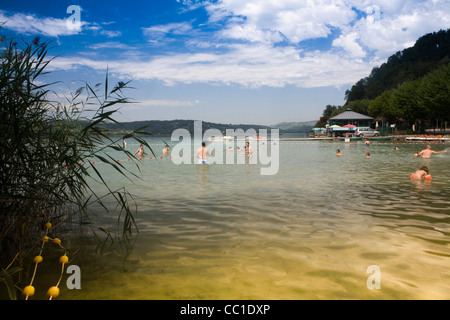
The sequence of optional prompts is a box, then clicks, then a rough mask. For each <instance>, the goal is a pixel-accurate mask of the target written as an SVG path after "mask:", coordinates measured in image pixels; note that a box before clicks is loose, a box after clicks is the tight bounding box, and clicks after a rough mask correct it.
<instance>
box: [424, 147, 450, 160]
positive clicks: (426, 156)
mask: <svg viewBox="0 0 450 320" xmlns="http://www.w3.org/2000/svg"><path fill="white" fill-rule="evenodd" d="M444 152H447V150H444V151H439V152H438V151H434V150H431V146H430V145H427V148H426V149H424V150H422V151H420V152H419V155H420V156H422V158H424V159H429V158H431V155H432V154H433V153H434V154H441V153H444Z"/></svg>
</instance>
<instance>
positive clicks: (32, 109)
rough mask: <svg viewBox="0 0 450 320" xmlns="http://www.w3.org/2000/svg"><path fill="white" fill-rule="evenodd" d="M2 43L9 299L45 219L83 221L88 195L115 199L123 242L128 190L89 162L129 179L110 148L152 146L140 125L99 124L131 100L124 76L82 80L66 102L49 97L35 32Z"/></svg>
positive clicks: (2, 247)
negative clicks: (132, 143) (114, 127)
mask: <svg viewBox="0 0 450 320" xmlns="http://www.w3.org/2000/svg"><path fill="white" fill-rule="evenodd" d="M0 43H1V45H2V51H1V53H0V55H1V56H0V136H1V138H0V163H1V166H0V258H1V259H0V262H7V263H6V264H0V283H1V282H4V283H5V284H6V287H7V288H8V290H9V296H10V297H11V298H15V295H14V289H17V288H19V287H20V285H21V284H22V283H23V281H24V274H25V272H24V271H25V269H26V263H25V262H26V259H29V254H30V252H31V251H32V249H33V248H34V247H35V246H36V240H37V239H38V238H39V234H40V232H41V231H42V228H43V224H44V223H45V222H46V221H51V222H52V223H53V224H54V225H55V224H56V225H57V224H62V223H64V222H65V221H68V220H73V217H74V216H78V217H79V219H80V221H84V222H86V221H89V220H90V216H89V215H90V211H89V207H90V206H91V205H92V204H93V203H94V202H95V203H97V204H100V205H101V206H102V207H103V208H104V209H105V210H108V206H107V205H105V204H104V203H103V199H105V197H106V196H107V195H108V196H109V197H113V199H114V200H115V201H116V202H117V208H118V209H117V210H118V211H119V215H118V221H119V223H120V225H121V228H122V231H121V232H122V235H121V236H122V239H124V240H125V243H126V241H127V239H129V237H130V236H131V235H132V234H133V233H135V232H137V225H136V223H135V221H134V210H133V197H132V195H131V194H130V193H129V192H128V191H127V190H125V189H124V188H120V189H118V190H113V189H111V188H110V187H109V185H108V183H107V181H106V180H105V178H104V177H103V176H102V174H101V173H100V172H99V171H98V170H97V169H96V168H95V166H94V165H92V163H91V161H92V160H98V161H101V162H103V163H105V164H107V165H109V166H111V167H113V168H114V169H115V170H116V171H117V172H118V173H119V174H122V175H123V176H124V177H127V178H128V177H130V176H132V175H134V173H133V172H131V171H129V170H127V169H126V168H125V167H124V166H123V165H122V164H120V163H118V162H117V161H115V160H114V159H113V158H112V157H111V156H110V155H109V154H108V151H110V150H111V149H114V150H115V151H120V152H123V153H125V154H126V156H127V157H128V158H130V159H134V160H135V158H134V157H133V155H132V154H131V153H129V152H128V151H127V150H125V149H124V148H123V147H122V146H121V143H118V142H121V141H122V139H128V138H131V137H133V138H135V139H137V140H138V141H139V143H141V144H143V145H145V146H146V147H148V148H149V149H150V150H151V148H150V146H149V145H148V144H147V143H146V142H145V141H144V140H142V139H140V138H139V136H138V135H137V134H145V133H144V132H141V131H140V130H136V131H134V132H131V133H129V134H127V135H124V136H121V137H117V136H116V137H115V138H114V137H113V136H111V135H110V134H108V131H107V130H106V129H104V127H105V126H104V124H105V123H108V122H111V121H112V122H116V121H115V120H114V118H113V116H114V115H115V113H116V112H118V106H119V105H121V104H124V103H128V102H129V99H128V98H126V97H125V96H124V94H123V91H124V90H125V89H127V88H128V84H129V83H128V82H127V83H124V82H119V83H118V84H116V85H115V86H113V87H111V86H110V84H109V82H108V73H106V79H105V82H104V83H103V84H98V85H96V86H94V87H92V86H90V85H89V84H87V83H86V84H85V86H84V87H82V88H80V89H79V90H77V92H76V93H75V94H73V95H72V96H71V97H69V98H66V99H67V102H66V103H61V102H57V101H50V100H49V96H51V95H50V93H51V91H50V86H51V85H52V83H50V84H48V83H46V84H43V81H45V80H41V79H45V77H43V75H45V74H46V73H47V72H46V71H45V69H46V67H47V66H48V65H49V63H51V59H47V53H48V43H41V41H40V39H39V38H38V37H36V38H35V39H34V40H33V41H32V43H25V42H23V44H22V43H21V45H20V46H21V47H22V48H19V44H18V43H17V42H16V41H14V40H5V38H4V37H1V38H0ZM102 87H103V88H102ZM82 94H83V99H81V97H82ZM88 109H89V110H88ZM88 111H90V112H88ZM87 115H90V116H87ZM152 152H153V151H152ZM135 163H136V166H137V168H138V169H139V165H138V162H137V161H135ZM80 164H81V165H80ZM92 178H94V179H96V180H98V181H100V182H101V183H103V184H104V185H105V186H106V190H107V195H105V194H97V192H96V190H93V189H92V188H91V186H90V184H89V183H88V181H89V179H92ZM105 232H106V231H105ZM12 286H14V288H12ZM0 288H1V286H0Z"/></svg>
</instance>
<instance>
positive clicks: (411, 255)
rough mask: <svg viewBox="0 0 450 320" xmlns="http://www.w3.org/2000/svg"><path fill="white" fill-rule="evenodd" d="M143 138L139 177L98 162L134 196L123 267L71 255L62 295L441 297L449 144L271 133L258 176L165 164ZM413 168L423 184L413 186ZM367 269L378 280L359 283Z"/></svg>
mask: <svg viewBox="0 0 450 320" xmlns="http://www.w3.org/2000/svg"><path fill="white" fill-rule="evenodd" d="M164 140H165V141H170V138H166V139H164ZM148 141H149V144H151V146H152V147H153V148H154V151H155V153H157V156H158V159H157V160H155V159H152V160H150V159H148V158H146V159H143V160H142V161H141V163H140V168H141V171H140V172H139V171H137V170H136V169H135V168H136V167H135V165H134V164H132V162H128V161H126V160H127V159H124V158H123V156H122V157H121V158H120V160H121V163H122V164H123V165H124V166H125V167H127V168H129V169H130V170H132V171H133V172H137V173H138V175H139V177H140V179H133V181H132V182H131V181H127V180H126V179H124V178H123V177H121V176H120V175H118V174H117V173H115V172H114V171H113V170H111V169H110V168H108V166H106V165H104V164H101V163H99V164H96V168H97V169H98V170H99V171H101V172H102V173H103V174H104V175H105V177H107V179H108V181H110V183H111V186H112V187H114V188H119V187H122V186H124V187H126V188H127V189H128V190H129V191H130V193H131V194H133V196H134V199H135V201H136V203H137V205H138V209H137V211H138V212H137V216H136V222H137V225H138V227H139V231H140V232H139V235H138V236H137V239H136V244H135V247H134V249H133V251H132V252H131V254H130V256H129V257H128V260H127V263H126V270H124V267H123V260H122V257H121V256H119V255H115V254H114V253H111V252H110V253H108V254H104V255H97V256H96V255H90V256H89V257H88V258H87V257H86V258H83V257H82V253H81V252H79V253H78V258H76V259H75V260H74V262H73V263H77V264H78V265H79V266H80V268H81V271H82V279H81V285H82V289H81V290H67V289H64V288H62V292H61V299H450V268H449V265H450V209H449V208H450V184H449V182H450V170H449V168H450V166H449V165H450V153H448V154H441V155H434V156H433V157H432V158H431V159H418V158H415V157H414V156H413V154H414V153H415V152H417V151H419V150H422V149H424V148H425V145H424V144H407V143H403V144H401V143H391V142H389V143H386V142H380V143H374V144H373V145H372V146H370V147H365V146H364V145H363V144H362V142H352V143H344V142H306V141H295V142H294V141H289V142H280V143H279V145H278V148H277V149H276V150H277V151H278V152H279V156H280V163H279V170H278V173H277V174H276V175H267V176H263V175H261V174H260V168H261V167H263V166H262V165H261V164H240V165H238V164H235V165H225V164H224V165H219V164H213V165H175V164H174V163H173V162H172V161H171V159H170V158H169V157H165V158H163V159H160V158H159V156H161V155H162V149H163V144H162V141H161V139H159V138H151V139H149V140H148ZM173 144H175V142H174V143H172V146H173ZM395 146H398V147H399V150H398V151H395V150H394V147H395ZM448 147H449V145H448V144H447V145H445V144H433V149H434V150H439V151H440V150H445V149H447V148H448ZM137 148H138V145H137V143H136V142H129V143H128V146H127V149H128V150H130V151H131V152H133V153H134V151H136V149H137ZM337 148H339V149H340V150H341V152H342V153H343V154H344V156H343V157H336V153H335V151H336V149H337ZM274 150H275V149H274ZM147 152H148V150H147ZM274 152H275V151H274ZM366 152H370V153H371V158H370V159H366V157H365V154H366ZM112 156H113V157H114V156H117V155H114V154H113V155H112ZM117 157H119V156H117ZM422 165H427V166H428V167H429V169H430V173H431V175H432V177H433V180H432V181H431V182H423V181H411V180H410V178H409V177H410V174H411V172H413V171H415V170H417V169H418V168H419V167H421V166H422ZM93 185H94V187H96V186H95V183H93ZM114 219H115V218H114ZM98 220H99V221H100V223H104V224H105V226H106V225H108V224H109V223H112V220H113V219H112V218H108V219H106V218H102V216H99V218H98ZM113 221H115V220H113ZM102 236H103V237H104V235H102ZM71 246H72V247H75V248H76V246H77V244H76V242H74V241H72V242H71ZM373 265H375V266H378V267H379V270H380V273H376V274H374V276H379V278H377V279H378V280H379V281H380V282H379V284H380V285H381V288H380V289H369V288H368V285H367V280H368V278H369V277H370V276H371V275H372V273H367V270H368V268H369V266H373ZM371 283H372V282H371Z"/></svg>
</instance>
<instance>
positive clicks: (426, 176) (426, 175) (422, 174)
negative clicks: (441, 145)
mask: <svg viewBox="0 0 450 320" xmlns="http://www.w3.org/2000/svg"><path fill="white" fill-rule="evenodd" d="M364 145H365V146H366V147H369V146H370V141H369V140H366V141H365V142H364ZM398 150H399V149H398V147H395V151H398ZM444 152H447V150H443V151H434V150H432V149H431V145H427V147H426V149H424V150H422V151H420V152H417V153H416V154H414V156H415V157H417V158H418V157H420V158H424V159H429V158H431V155H432V154H441V153H444ZM336 156H337V157H342V156H343V154H342V153H341V150H339V149H337V150H336ZM366 158H368V159H369V158H370V152H367V153H366ZM411 180H431V175H430V170H429V169H428V167H427V166H422V167H421V168H420V169H419V170H417V171H416V172H414V173H411Z"/></svg>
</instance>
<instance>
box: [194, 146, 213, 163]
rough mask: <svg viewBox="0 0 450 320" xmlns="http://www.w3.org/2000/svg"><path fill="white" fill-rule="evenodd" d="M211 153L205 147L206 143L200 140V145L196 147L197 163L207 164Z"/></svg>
mask: <svg viewBox="0 0 450 320" xmlns="http://www.w3.org/2000/svg"><path fill="white" fill-rule="evenodd" d="M210 156H211V153H210V152H209V150H208V149H207V148H206V144H205V143H204V142H202V146H201V147H200V148H198V149H197V159H198V163H199V164H207V163H208V158H209V157H210Z"/></svg>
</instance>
